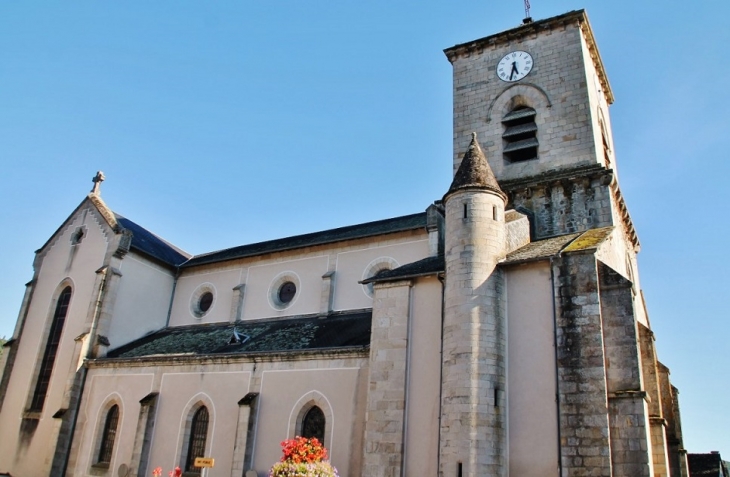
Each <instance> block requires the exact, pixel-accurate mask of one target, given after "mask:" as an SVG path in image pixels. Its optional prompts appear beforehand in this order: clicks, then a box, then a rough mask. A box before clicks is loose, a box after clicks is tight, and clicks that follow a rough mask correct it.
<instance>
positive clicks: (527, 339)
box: [506, 262, 558, 477]
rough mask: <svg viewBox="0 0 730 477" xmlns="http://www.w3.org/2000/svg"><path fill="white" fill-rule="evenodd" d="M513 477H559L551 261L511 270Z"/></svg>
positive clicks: (509, 368) (509, 365)
mask: <svg viewBox="0 0 730 477" xmlns="http://www.w3.org/2000/svg"><path fill="white" fill-rule="evenodd" d="M506 275H507V316H508V331H507V333H508V338H507V343H508V346H507V355H508V359H507V376H508V391H507V393H508V406H509V407H508V416H509V417H508V419H509V475H510V476H513V477H548V476H554V477H557V475H558V440H557V435H558V416H557V407H556V403H555V393H556V388H555V386H556V372H557V371H556V369H557V368H556V364H555V348H554V346H553V344H554V342H555V337H554V317H553V289H552V281H551V278H550V265H549V262H538V263H534V264H526V265H522V266H516V267H511V268H508V269H507V273H506Z"/></svg>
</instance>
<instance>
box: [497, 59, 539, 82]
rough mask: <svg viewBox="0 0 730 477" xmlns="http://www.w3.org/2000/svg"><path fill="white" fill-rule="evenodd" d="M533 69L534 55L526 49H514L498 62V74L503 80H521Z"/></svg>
mask: <svg viewBox="0 0 730 477" xmlns="http://www.w3.org/2000/svg"><path fill="white" fill-rule="evenodd" d="M530 71H532V55H530V54H529V53H527V52H526V51H513V52H511V53H507V54H506V55H504V58H502V59H501V60H499V63H498V64H497V76H499V79H501V80H502V81H507V82H508V83H512V82H514V81H519V80H521V79H522V78H524V77H525V76H527V74H528V73H529V72H530Z"/></svg>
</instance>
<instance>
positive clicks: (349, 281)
mask: <svg viewBox="0 0 730 477" xmlns="http://www.w3.org/2000/svg"><path fill="white" fill-rule="evenodd" d="M427 256H428V238H427V236H426V234H425V232H424V237H423V239H416V240H414V239H413V238H411V239H410V240H408V241H404V242H402V243H394V244H387V245H373V246H370V247H363V248H361V249H359V250H357V249H355V250H346V251H342V252H340V253H338V254H337V271H336V275H335V281H336V283H335V301H334V309H335V310H348V309H350V310H351V309H358V308H371V307H372V306H373V299H372V296H370V295H368V293H367V291H366V290H367V286H363V285H360V284H359V283H358V282H359V281H361V280H364V279H365V278H368V277H366V276H364V275H366V274H367V273H366V271H367V270H368V268H369V265H371V264H372V265H375V264H376V263H378V262H380V261H383V262H385V261H389V259H390V260H392V261H394V262H395V264H397V265H398V266H400V265H406V264H408V263H412V262H415V261H417V260H420V259H422V258H425V257H427Z"/></svg>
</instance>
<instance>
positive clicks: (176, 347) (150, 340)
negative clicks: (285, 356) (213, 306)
mask: <svg viewBox="0 0 730 477" xmlns="http://www.w3.org/2000/svg"><path fill="white" fill-rule="evenodd" d="M371 320H372V311H371V310H358V311H350V312H339V313H332V314H330V315H328V316H327V317H326V318H320V317H319V316H317V315H309V316H300V317H292V318H276V319H262V320H249V321H241V322H238V323H210V324H198V325H187V326H171V327H167V328H163V329H161V330H159V331H157V332H155V333H152V334H149V335H147V336H144V337H142V338H140V339H138V340H135V341H133V342H131V343H129V344H126V345H124V346H121V347H119V348H116V349H113V350H111V351H109V353H107V358H144V357H159V356H172V355H177V356H179V355H186V356H201V355H216V354H245V353H267V352H270V353H275V352H283V351H304V350H318V349H320V350H326V349H342V348H360V347H364V346H367V345H369V344H370V323H371ZM234 330H235V331H236V333H237V334H238V336H239V337H240V338H241V342H240V343H231V338H233V337H234Z"/></svg>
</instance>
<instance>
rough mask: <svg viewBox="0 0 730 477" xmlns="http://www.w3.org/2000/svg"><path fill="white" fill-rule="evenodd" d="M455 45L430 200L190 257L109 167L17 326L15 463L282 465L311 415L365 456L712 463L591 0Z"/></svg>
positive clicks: (88, 471)
mask: <svg viewBox="0 0 730 477" xmlns="http://www.w3.org/2000/svg"><path fill="white" fill-rule="evenodd" d="M445 54H446V58H447V59H448V61H449V62H450V63H451V64H452V66H453V138H454V144H453V158H452V160H453V180H452V182H451V186H450V187H449V189H448V190H440V191H439V190H435V191H433V197H434V202H433V203H432V204H424V209H425V211H422V212H417V211H414V212H417V213H414V214H412V215H407V216H402V217H394V218H384V219H383V220H379V221H376V222H369V223H362V224H356V225H348V226H344V227H341V228H336V229H332V230H325V231H321V232H315V233H309V234H305V235H298V236H293V237H287V238H281V239H277V240H271V241H267V242H261V243H254V244H245V245H240V246H237V247H233V248H229V249H225V250H219V251H214V252H210V253H204V254H201V255H190V254H188V253H186V252H184V251H182V250H180V249H179V248H177V247H175V246H174V245H172V244H171V243H170V242H167V241H165V240H163V239H162V238H160V237H159V236H157V235H155V234H154V233H152V232H151V231H150V230H153V229H154V224H152V227H151V228H150V229H147V228H143V227H142V226H141V225H138V224H137V223H135V222H134V221H132V220H130V219H129V218H127V217H123V216H121V215H119V214H117V213H115V212H114V211H113V204H110V205H111V207H110V205H107V204H106V203H105V202H104V201H103V200H102V194H101V181H103V179H104V177H103V174H101V173H99V174H97V176H96V177H95V178H94V186H93V189H92V191H91V193H89V194H88V195H87V196H86V197H85V198H84V199H83V200H82V201H81V203H80V204H79V205H78V207H77V208H76V209H75V210H73V211H72V212H71V214H70V215H69V216H68V218H67V219H66V220H65V221H64V222H63V223H62V224H60V226H59V227H58V229H57V230H56V231H55V232H54V233H53V234H52V235H51V236H50V238H49V239H48V241H47V242H46V243H45V244H43V245H42V246H41V247H40V249H38V251H37V252H36V255H35V260H34V262H33V269H34V274H33V277H32V279H31V280H30V281H29V282H28V284H27V285H26V293H25V297H24V299H23V302H22V304H21V306H20V313H19V316H18V321H17V325H16V328H15V331H14V334H13V336H12V338H11V339H10V340H9V341H8V342H7V343H6V344H5V349H4V353H3V356H2V360H3V361H2V362H0V364H2V366H3V367H2V377H1V379H0V475H11V476H13V477H35V476H54V477H55V476H108V477H112V476H114V477H132V476H140V477H141V476H149V475H151V473H152V470H153V469H155V468H157V467H162V468H163V469H164V471H165V473H166V472H167V471H168V470H169V469H172V468H173V467H175V466H180V467H181V468H182V469H183V471H184V474H183V475H186V476H195V475H201V474H202V475H203V476H207V477H244V476H245V477H250V476H258V477H264V476H267V475H268V471H269V469H270V468H271V466H272V465H273V464H274V463H275V462H277V461H278V460H279V459H280V457H281V448H280V442H281V441H282V440H284V439H287V438H292V437H294V436H299V435H303V436H307V437H318V438H319V439H320V440H322V442H323V443H324V445H325V446H326V447H327V449H328V450H329V453H330V458H331V462H332V464H333V465H334V466H335V467H337V469H338V470H339V474H340V475H341V476H348V477H396V476H398V477H400V476H408V477H423V476H434V477H437V476H438V477H485V476H486V477H497V476H499V477H504V476H510V477H583V476H595V477H649V476H654V477H684V476H687V475H688V474H687V459H686V454H685V451H684V448H683V444H682V432H681V425H680V416H679V406H678V400H677V399H678V391H677V389H676V388H675V387H673V386H672V384H671V382H670V379H669V370H668V369H667V367H666V366H664V365H663V364H662V363H661V362H660V361H659V359H658V357H657V355H656V352H655V346H654V340H655V337H654V334H653V333H652V331H651V327H650V322H649V316H648V314H647V309H648V307H647V306H646V304H645V303H644V298H643V295H642V292H641V286H640V281H639V273H638V270H637V264H636V254H637V253H638V251H639V238H638V236H637V233H636V230H635V228H634V223H633V222H632V220H631V216H630V215H629V212H628V209H627V206H626V203H625V201H624V198H623V196H622V194H621V187H620V181H619V174H618V170H617V163H618V158H617V157H615V155H614V147H613V144H614V138H613V137H612V134H611V123H610V117H609V105H611V104H612V103H613V100H614V97H613V93H612V91H611V85H610V84H609V81H608V77H607V75H606V72H605V71H604V67H603V63H602V62H601V57H600V55H599V52H598V48H597V46H596V43H595V40H594V37H593V33H592V31H591V26H590V24H589V22H588V17H587V16H586V13H585V12H584V11H582V10H581V11H573V12H569V13H566V14H563V15H559V16H556V17H552V18H548V19H544V20H539V21H532V20H531V19H529V18H528V19H526V20H525V22H524V23H523V24H522V25H520V26H518V27H516V28H513V29H510V30H508V31H504V32H501V33H497V34H493V35H491V36H487V37H485V38H481V39H478V40H474V41H470V42H468V43H464V44H460V45H456V46H453V47H451V48H448V49H446V50H445ZM444 160H449V159H448V158H444ZM70 192H74V191H70ZM197 457H207V458H211V459H213V461H214V465H213V467H211V468H205V469H202V468H200V467H196V466H195V459H196V458H197Z"/></svg>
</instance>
